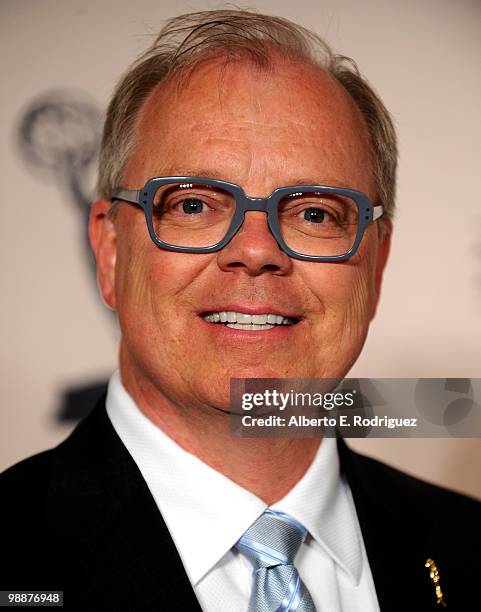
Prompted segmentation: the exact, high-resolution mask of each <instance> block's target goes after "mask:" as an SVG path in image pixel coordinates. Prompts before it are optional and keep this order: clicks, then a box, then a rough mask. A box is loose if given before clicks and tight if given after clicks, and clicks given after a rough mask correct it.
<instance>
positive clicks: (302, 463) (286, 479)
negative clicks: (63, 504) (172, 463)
mask: <svg viewBox="0 0 481 612" xmlns="http://www.w3.org/2000/svg"><path fill="white" fill-rule="evenodd" d="M121 378H122V383H123V385H124V387H125V388H126V390H127V391H128V393H129V395H130V396H131V397H132V398H133V400H134V401H135V402H136V404H137V407H138V408H139V409H140V410H141V411H142V412H143V414H144V415H145V416H146V417H147V418H148V419H150V420H151V421H152V422H153V423H154V425H156V426H157V427H159V428H160V429H161V430H162V431H163V432H164V433H165V434H167V435H168V436H169V437H170V438H171V439H172V440H173V441H174V442H176V443H177V444H178V445H179V446H181V447H182V448H183V449H184V450H186V451H188V452H189V453H192V454H193V455H195V456H196V457H198V458H199V459H201V461H203V462H204V463H206V464H207V465H209V466H210V467H212V468H214V469H215V470H217V471H218V472H221V473H222V474H224V476H227V478H230V479H231V480H233V481H234V482H235V483H237V484H238V485H240V486H241V487H243V488H244V489H247V490H248V491H250V492H251V493H253V494H254V495H256V496H257V497H259V498H261V499H262V500H264V501H265V502H266V503H267V504H268V505H272V504H274V503H275V502H277V501H279V500H280V499H282V498H283V497H284V496H285V495H286V494H287V493H288V492H289V491H290V490H291V489H292V487H293V486H294V485H295V484H296V483H297V482H298V481H299V480H300V479H301V478H302V476H303V475H304V473H305V472H306V470H307V469H308V467H309V466H310V465H311V463H312V461H313V459H314V456H315V454H316V452H317V449H318V448H319V444H320V439H319V438H234V437H232V435H231V434H230V431H229V414H228V413H226V412H223V411H220V410H217V409H214V408H213V409H211V410H208V409H198V408H193V409H192V408H190V407H185V406H178V405H175V404H174V403H172V402H171V401H169V400H168V399H167V398H166V397H165V396H164V395H161V394H159V391H158V390H157V389H156V388H155V387H153V386H152V385H151V384H149V383H148V382H147V381H145V380H144V379H139V378H137V377H136V376H135V375H134V374H133V373H132V372H131V370H129V369H128V368H122V364H121Z"/></svg>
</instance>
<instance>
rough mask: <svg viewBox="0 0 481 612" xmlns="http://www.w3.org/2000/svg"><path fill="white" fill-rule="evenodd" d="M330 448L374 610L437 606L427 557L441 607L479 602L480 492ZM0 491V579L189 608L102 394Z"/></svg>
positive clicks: (116, 600)
mask: <svg viewBox="0 0 481 612" xmlns="http://www.w3.org/2000/svg"><path fill="white" fill-rule="evenodd" d="M339 452H340V457H341V467H342V470H343V471H344V473H345V474H346V477H347V479H348V481H349V484H350V486H351V490H352V493H353V496H354V501H355V505H356V509H357V513H358V516H359V520H360V524H361V528H362V532H363V537H364V542H365V546H366V549H367V554H368V557H369V562H370V566H371V570H372V573H373V577H374V583H375V586H376V591H377V596H378V599H379V603H380V606H381V610H383V612H384V611H388V612H395V611H397V610H413V611H418V610H419V611H424V610H425V611H430V610H432V611H434V610H438V611H439V610H441V609H443V608H442V607H441V605H437V604H436V596H435V589H434V584H433V582H432V580H431V579H430V577H429V571H428V569H427V568H426V567H425V561H426V559H428V558H432V559H433V560H434V562H435V563H436V565H437V567H438V570H439V574H440V585H441V588H442V591H443V593H444V595H445V601H446V603H447V605H448V608H447V609H448V610H450V611H451V612H452V611H453V610H459V611H465V610H466V611H467V610H477V609H480V606H481V604H480V602H481V563H480V556H481V547H480V543H481V538H480V531H481V504H480V503H479V502H476V501H474V500H472V499H469V498H466V497H463V496H460V495H457V494H455V493H452V492H449V491H446V490H444V489H440V488H438V487H434V486H432V485H429V484H426V483H423V482H421V481H419V480H417V479H414V478H411V477H409V476H407V475H405V474H403V473H401V472H398V471H396V470H393V469H391V468H389V467H387V466H385V465H383V464H381V463H379V462H377V461H373V460H371V459H368V458H366V457H363V456H361V455H358V454H356V453H354V452H353V451H351V450H350V449H349V448H348V447H347V446H346V445H345V443H344V442H343V441H339ZM159 469H167V470H168V469H169V466H168V465H167V466H159ZM0 499H1V519H0V547H1V550H2V553H1V554H2V568H1V571H0V590H13V589H18V590H63V591H64V608H66V609H68V610H71V609H75V610H83V611H90V610H97V609H102V610H133V611H134V610H135V611H136V610H152V611H156V612H158V611H162V612H163V611H164V610H165V611H174V610H175V611H177V612H179V611H180V612H184V611H185V612H190V611H196V610H200V607H199V604H198V602H197V599H196V597H195V594H194V592H193V590H192V587H191V586H190V583H189V581H188V579H187V576H186V574H185V571H184V568H183V566H182V563H181V560H180V558H179V555H178V553H177V550H176V548H175V546H174V544H173V542H172V539H171V537H170V535H169V532H168V530H167V528H166V526H165V523H164V521H163V520H162V516H161V515H160V513H159V511H158V509H157V507H156V504H155V502H154V500H153V498H152V496H151V494H150V492H149V489H148V488H147V485H146V483H145V481H144V480H143V478H142V476H141V474H140V472H139V470H138V468H137V466H136V464H135V463H134V461H133V459H132V458H131V456H130V455H129V453H128V452H127V450H126V448H125V447H124V445H123V444H122V442H121V440H120V439H119V437H118V436H117V434H116V432H115V430H114V429H113V427H112V425H111V423H110V420H109V418H108V416H107V414H106V411H105V404H104V400H102V401H101V402H100V403H99V404H98V405H97V406H96V407H95V409H94V410H93V411H92V412H91V414H90V415H89V416H88V417H87V418H86V419H84V420H83V421H82V422H81V423H80V424H79V425H78V426H77V427H76V428H75V430H74V431H73V432H72V434H71V435H70V436H69V437H68V438H67V439H66V440H65V441H64V442H62V443H61V444H60V445H59V446H57V447H56V448H54V449H52V450H48V451H45V452H43V453H40V454H38V455H35V456H33V457H30V458H29V459H26V460H24V461H22V462H20V463H18V464H17V465H15V466H13V467H11V468H9V469H8V470H7V471H5V472H4V473H3V474H2V475H0ZM192 512H193V513H194V512H195V508H192Z"/></svg>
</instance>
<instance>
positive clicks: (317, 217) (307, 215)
mask: <svg viewBox="0 0 481 612" xmlns="http://www.w3.org/2000/svg"><path fill="white" fill-rule="evenodd" d="M326 214H328V213H326V211H325V210H323V209H322V208H306V209H305V210H303V211H302V212H300V213H299V216H302V218H303V219H304V220H305V221H310V222H311V223H322V222H323V221H324V220H325V217H326Z"/></svg>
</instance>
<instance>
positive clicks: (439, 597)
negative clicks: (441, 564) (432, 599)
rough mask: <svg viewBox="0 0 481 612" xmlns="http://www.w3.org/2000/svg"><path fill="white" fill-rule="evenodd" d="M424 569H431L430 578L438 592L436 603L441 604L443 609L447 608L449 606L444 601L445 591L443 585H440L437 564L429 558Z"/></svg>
mask: <svg viewBox="0 0 481 612" xmlns="http://www.w3.org/2000/svg"><path fill="white" fill-rule="evenodd" d="M424 567H427V568H429V577H430V578H431V580H432V581H433V584H434V590H435V592H436V603H437V604H440V605H441V606H442V607H443V608H447V607H448V606H447V604H446V602H445V601H444V595H443V591H442V589H441V585H440V584H439V570H438V568H437V566H436V563H434V561H433V559H431V558H429V559H426V562H425V563H424Z"/></svg>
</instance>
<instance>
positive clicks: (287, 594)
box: [236, 510, 316, 612]
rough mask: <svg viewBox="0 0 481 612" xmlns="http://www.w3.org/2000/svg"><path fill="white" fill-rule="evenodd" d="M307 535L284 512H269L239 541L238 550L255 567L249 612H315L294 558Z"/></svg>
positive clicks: (303, 529) (299, 525)
mask: <svg viewBox="0 0 481 612" xmlns="http://www.w3.org/2000/svg"><path fill="white" fill-rule="evenodd" d="M306 534H307V530H306V529H305V527H304V526H303V525H301V524H300V523H299V522H298V521H296V520H295V519H294V518H293V517H292V516H289V515H288V514H284V513H283V512H274V511H273V510H266V511H265V512H264V514H263V515H262V516H260V517H259V518H258V519H257V520H256V521H255V522H254V523H253V524H252V525H251V526H250V527H249V529H248V530H247V531H246V532H245V533H244V535H243V536H242V537H241V538H240V539H239V541H238V542H237V544H236V547H237V549H238V550H239V551H241V552H242V553H243V554H244V555H245V556H246V557H248V558H249V560H250V561H251V562H252V564H253V566H254V586H253V589H252V595H251V598H250V602H249V612H315V611H316V608H315V606H314V603H313V601H312V598H311V595H310V593H309V591H308V590H307V588H306V587H305V585H304V583H303V582H302V580H301V578H300V576H299V574H298V572H297V570H296V568H295V567H294V557H295V556H296V554H297V551H298V550H299V548H300V546H301V544H302V542H303V541H304V539H305V537H306Z"/></svg>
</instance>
